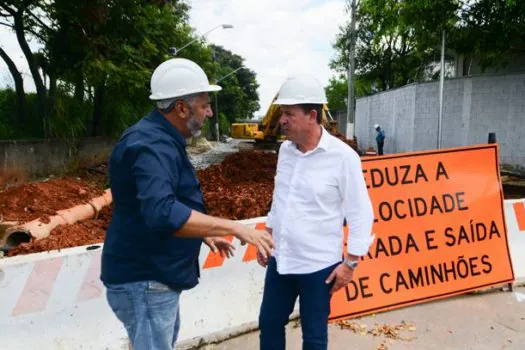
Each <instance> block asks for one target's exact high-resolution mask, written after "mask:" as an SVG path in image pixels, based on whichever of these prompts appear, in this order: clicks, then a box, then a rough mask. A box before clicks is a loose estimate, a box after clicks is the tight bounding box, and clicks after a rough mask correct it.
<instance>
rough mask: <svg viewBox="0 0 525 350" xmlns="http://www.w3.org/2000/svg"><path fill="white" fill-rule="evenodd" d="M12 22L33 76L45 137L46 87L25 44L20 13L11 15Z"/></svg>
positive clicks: (22, 20)
mask: <svg viewBox="0 0 525 350" xmlns="http://www.w3.org/2000/svg"><path fill="white" fill-rule="evenodd" d="M13 18H14V21H15V33H16V38H17V39H18V44H19V45H20V48H21V49H22V52H23V53H24V55H25V57H26V60H27V64H28V65H29V70H30V71H31V75H32V76H33V80H34V81H35V87H36V93H37V97H38V111H37V113H38V116H39V117H40V119H41V120H42V124H43V127H44V136H45V137H47V136H48V135H47V134H48V133H47V124H48V122H47V120H46V118H47V113H46V111H47V110H46V87H45V85H44V82H43V81H42V77H41V76H40V72H39V71H38V65H37V63H36V60H35V57H34V56H33V53H32V52H31V49H30V48H29V45H28V43H27V40H26V38H25V33H24V31H25V28H24V19H23V17H22V12H21V11H19V12H17V13H15V14H14V15H13Z"/></svg>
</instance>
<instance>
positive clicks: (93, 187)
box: [0, 151, 277, 256]
mask: <svg viewBox="0 0 525 350" xmlns="http://www.w3.org/2000/svg"><path fill="white" fill-rule="evenodd" d="M276 166H277V156H276V155H275V154H274V153H267V152H257V151H247V152H238V153H233V154H230V155H228V156H226V157H225V159H224V160H223V162H222V163H220V164H214V165H211V166H210V167H208V168H206V169H203V170H199V171H197V176H198V178H199V180H200V181H201V184H202V191H203V194H204V198H205V200H206V204H207V206H208V208H209V214H210V215H214V216H219V217H222V218H227V219H233V220H241V219H247V218H253V217H258V216H265V215H266V214H267V213H268V210H269V209H270V203H271V200H272V191H273V179H274V175H275V169H276ZM79 176H80V178H81V179H80V180H77V179H75V178H61V179H53V180H49V181H46V182H41V183H32V184H25V185H21V186H17V187H13V188H11V189H8V190H5V191H4V192H0V203H4V201H6V200H9V201H6V202H5V203H7V204H6V205H4V208H2V213H5V214H4V216H5V218H6V219H5V221H8V220H7V219H9V221H19V222H26V221H30V220H33V219H36V218H39V217H46V216H49V215H53V214H55V212H56V211H57V210H60V209H67V208H70V207H72V206H74V205H76V204H81V203H85V202H86V201H87V200H89V199H90V198H92V197H95V196H97V195H100V194H102V192H103V189H104V188H105V186H106V184H107V168H106V167H104V166H102V167H98V168H95V169H89V170H87V169H86V170H82V171H80V172H79ZM33 193H36V194H37V195H36V196H35V195H33ZM110 221H111V208H104V209H103V210H102V211H101V212H100V213H99V217H98V219H97V220H95V219H91V220H84V221H81V222H77V223H76V224H73V225H68V226H59V227H57V228H56V229H54V230H53V231H52V232H51V235H50V236H49V237H46V238H43V239H41V240H38V241H32V242H29V243H23V244H21V245H20V246H19V247H17V248H15V249H12V250H10V251H9V253H8V256H15V255H21V254H30V253H36V252H42V251H48V250H56V249H63V248H69V247H76V246H82V245H89V244H95V243H101V242H103V241H104V235H105V232H106V229H107V227H108V225H109V222H110Z"/></svg>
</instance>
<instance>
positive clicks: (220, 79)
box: [215, 66, 244, 142]
mask: <svg viewBox="0 0 525 350" xmlns="http://www.w3.org/2000/svg"><path fill="white" fill-rule="evenodd" d="M243 68H244V66H240V67H239V68H237V69H235V70H233V71H231V72H230V73H228V74H226V75H225V76H223V77H221V78H219V79H217V81H216V82H215V84H218V83H219V82H220V81H222V80H224V79H226V78H228V77H229V76H231V75H233V74H235V73H237V72H238V71H239V70H241V69H243ZM218 100H219V92H218V91H217V92H216V93H215V136H216V141H217V142H219V141H220V133H219V103H218Z"/></svg>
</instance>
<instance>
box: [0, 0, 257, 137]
mask: <svg viewBox="0 0 525 350" xmlns="http://www.w3.org/2000/svg"><path fill="white" fill-rule="evenodd" d="M6 6H7V7H8V8H9V9H13V11H14V10H15V9H16V11H19V13H22V14H23V18H24V20H25V22H24V23H25V27H24V30H25V31H24V36H25V37H27V38H34V37H37V38H38V40H39V41H40V42H41V43H42V44H43V46H44V48H43V50H42V51H40V52H38V53H33V56H34V59H31V60H30V59H29V58H28V61H31V62H33V63H35V62H36V63H37V68H39V69H40V73H41V74H42V75H43V76H45V77H46V78H47V81H48V82H49V84H48V86H50V87H48V86H46V87H45V91H44V95H45V96H44V102H45V106H46V108H45V111H44V112H45V113H43V114H44V117H42V108H40V107H38V104H37V103H36V101H35V96H34V94H27V106H26V114H27V116H26V119H27V123H28V124H29V126H28V127H27V128H26V129H25V130H24V131H23V132H22V131H21V128H19V127H18V125H17V123H18V119H20V120H21V118H16V95H15V94H14V92H13V91H11V90H5V91H0V137H2V138H18V137H29V136H30V137H42V136H44V124H45V125H46V130H47V132H48V134H49V135H50V136H52V137H62V138H67V139H74V138H78V137H82V136H88V135H93V136H95V135H110V136H115V137H116V136H118V135H119V134H120V133H121V132H122V130H124V129H125V128H127V127H129V126H130V125H131V124H133V123H134V122H136V121H137V120H138V119H139V118H141V117H143V116H144V115H145V114H146V113H148V112H149V111H150V110H151V109H152V107H153V103H152V102H151V101H150V100H149V99H148V95H149V79H150V77H151V74H152V72H153V70H154V69H155V67H157V66H158V65H159V64H160V63H161V62H163V61H165V60H166V59H169V58H171V56H170V55H169V54H168V52H169V50H168V49H169V48H170V47H172V46H173V47H179V48H180V47H182V46H183V45H184V44H186V43H188V42H189V41H191V40H193V39H194V38H195V34H194V32H193V29H192V28H191V27H190V25H189V23H188V20H189V17H188V10H189V5H188V2H187V1H185V0H168V1H137V0H111V1H108V0H78V1H70V0H54V1H52V2H38V1H36V0H29V1H19V0H9V1H7V2H6V3H5V5H3V4H0V7H1V8H2V9H4V11H7V10H6ZM35 14H37V15H38V16H36V17H35V16H34V15H35ZM13 18H14V17H13ZM36 18H44V19H45V21H44V22H41V21H39V20H37V19H36ZM214 49H215V48H213V49H212V48H211V47H209V46H207V45H206V44H205V43H204V42H203V41H196V42H194V43H193V44H192V45H190V46H188V47H186V48H185V49H184V50H183V51H181V52H180V53H179V54H178V57H184V58H188V59H191V60H193V61H195V62H197V63H198V64H199V65H201V66H202V67H203V69H204V70H205V71H206V73H207V74H208V76H209V78H210V80H216V79H218V78H219V77H221V76H223V75H225V74H228V73H230V72H231V71H232V70H234V69H235V68H238V67H240V66H241V65H242V64H243V58H242V57H240V56H238V55H235V54H233V53H231V52H229V51H227V50H224V49H220V52H219V53H217V50H214ZM214 52H215V53H216V55H217V56H218V58H217V59H214V57H213V54H214ZM221 85H223V87H224V90H223V92H222V93H221V96H220V105H219V107H220V109H221V111H222V112H223V113H224V115H226V116H228V118H234V117H235V116H236V115H250V114H252V113H253V112H254V111H255V110H257V109H258V108H259V105H258V96H257V92H256V89H257V87H258V85H257V82H256V80H255V74H254V73H253V72H251V71H248V70H245V69H241V70H240V71H238V72H237V73H236V74H235V75H232V76H231V77H229V78H227V79H226V80H224V82H221ZM230 89H231V91H230ZM223 98H224V100H222V99H223ZM40 106H42V104H41V105H40ZM35 112H36V113H35ZM39 112H40V113H39ZM223 127H224V128H225V130H226V129H227V127H226V124H225V125H224V126H223Z"/></svg>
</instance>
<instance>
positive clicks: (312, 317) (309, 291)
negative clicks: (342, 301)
mask: <svg viewBox="0 0 525 350" xmlns="http://www.w3.org/2000/svg"><path fill="white" fill-rule="evenodd" d="M337 265H338V264H335V265H333V266H330V267H327V268H325V269H323V270H320V271H317V272H314V273H310V274H302V275H295V274H290V275H280V274H279V273H278V272H277V263H276V261H275V258H271V259H270V260H269V261H268V267H267V271H266V279H265V282H264V294H263V301H262V305H261V313H260V315H259V329H260V331H261V333H260V349H261V350H284V349H285V348H286V333H285V326H286V324H287V323H288V320H289V318H290V314H291V313H292V312H293V309H294V306H295V301H296V299H297V297H299V313H300V317H301V328H302V331H303V350H326V349H327V347H328V316H329V314H330V297H331V296H330V289H331V288H332V285H333V283H331V284H326V283H325V281H326V279H327V278H328V276H330V273H332V271H333V270H334V269H335V267H336V266H337Z"/></svg>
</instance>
